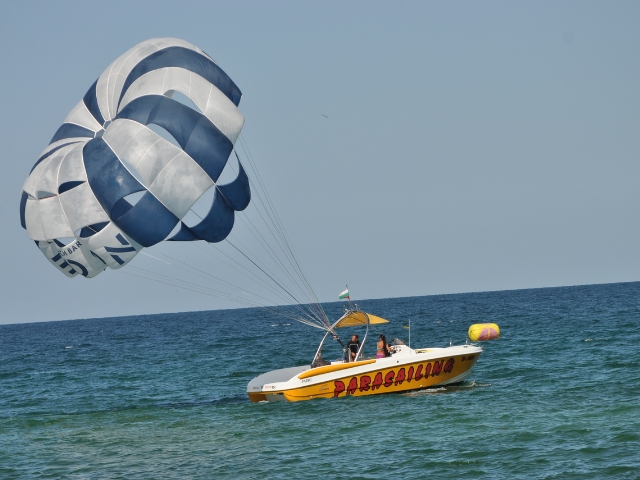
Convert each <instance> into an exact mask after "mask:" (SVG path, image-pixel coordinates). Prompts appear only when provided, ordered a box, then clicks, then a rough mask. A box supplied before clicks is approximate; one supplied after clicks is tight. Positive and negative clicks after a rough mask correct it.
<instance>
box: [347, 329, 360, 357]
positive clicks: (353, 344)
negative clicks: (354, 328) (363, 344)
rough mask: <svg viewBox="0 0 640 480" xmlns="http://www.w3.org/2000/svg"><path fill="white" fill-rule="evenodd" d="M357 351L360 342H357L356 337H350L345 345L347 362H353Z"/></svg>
mask: <svg viewBox="0 0 640 480" xmlns="http://www.w3.org/2000/svg"><path fill="white" fill-rule="evenodd" d="M359 349H360V340H358V335H352V336H351V340H349V343H347V353H348V354H349V357H348V360H347V361H349V362H353V361H354V360H355V359H356V355H358V350H359Z"/></svg>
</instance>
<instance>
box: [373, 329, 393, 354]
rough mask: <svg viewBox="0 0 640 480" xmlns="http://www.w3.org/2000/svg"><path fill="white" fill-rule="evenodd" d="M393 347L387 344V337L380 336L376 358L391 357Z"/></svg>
mask: <svg viewBox="0 0 640 480" xmlns="http://www.w3.org/2000/svg"><path fill="white" fill-rule="evenodd" d="M392 348H393V347H392V346H391V345H389V344H388V343H387V337H385V336H384V334H383V333H381V334H380V339H379V340H378V350H377V351H376V358H385V357H390V356H391V353H392V352H391V349H392Z"/></svg>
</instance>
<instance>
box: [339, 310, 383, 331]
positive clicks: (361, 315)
mask: <svg viewBox="0 0 640 480" xmlns="http://www.w3.org/2000/svg"><path fill="white" fill-rule="evenodd" d="M367 315H368V316H369V323H370V324H371V325H380V324H382V323H389V320H385V319H384V318H382V317H378V316H376V315H371V314H370V313H365V312H361V311H359V310H356V311H350V312H347V313H345V314H344V315H343V317H342V318H341V319H340V320H338V321H337V322H336V323H335V325H334V327H335V328H342V327H358V326H361V325H366V324H367Z"/></svg>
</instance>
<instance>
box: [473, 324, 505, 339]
mask: <svg viewBox="0 0 640 480" xmlns="http://www.w3.org/2000/svg"><path fill="white" fill-rule="evenodd" d="M468 335H469V339H470V340H471V341H472V342H483V341H485V340H495V339H496V338H500V327H499V326H498V325H497V324H495V323H475V324H473V325H471V326H470V327H469V332H468Z"/></svg>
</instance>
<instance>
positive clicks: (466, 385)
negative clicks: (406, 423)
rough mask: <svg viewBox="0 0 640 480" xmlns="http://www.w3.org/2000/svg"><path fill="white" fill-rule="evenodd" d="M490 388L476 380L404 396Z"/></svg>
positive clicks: (488, 384) (426, 389)
mask: <svg viewBox="0 0 640 480" xmlns="http://www.w3.org/2000/svg"><path fill="white" fill-rule="evenodd" d="M490 386H491V384H490V383H479V382H476V381H475V380H470V381H468V382H464V383H461V384H460V385H445V386H441V387H435V388H425V389H424V390H418V391H415V392H408V393H403V394H402V395H404V396H406V397H421V396H424V395H437V394H443V393H454V392H458V391H460V390H470V389H474V388H483V387H490Z"/></svg>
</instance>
